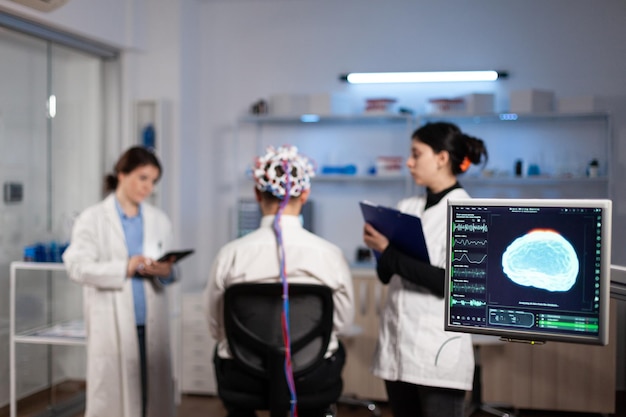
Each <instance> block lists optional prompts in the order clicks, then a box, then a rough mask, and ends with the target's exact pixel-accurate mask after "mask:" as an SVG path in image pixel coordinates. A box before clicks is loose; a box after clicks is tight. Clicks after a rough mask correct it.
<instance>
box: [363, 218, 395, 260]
mask: <svg viewBox="0 0 626 417" xmlns="http://www.w3.org/2000/svg"><path fill="white" fill-rule="evenodd" d="M363 242H364V243H365V245H366V246H367V247H368V248H370V249H372V250H375V251H376V252H380V253H382V252H384V251H385V249H387V246H389V239H387V238H386V237H385V235H383V234H382V233H379V232H378V230H376V229H374V227H373V226H372V225H371V224H369V223H365V226H363Z"/></svg>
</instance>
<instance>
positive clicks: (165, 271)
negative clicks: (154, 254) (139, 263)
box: [139, 258, 172, 277]
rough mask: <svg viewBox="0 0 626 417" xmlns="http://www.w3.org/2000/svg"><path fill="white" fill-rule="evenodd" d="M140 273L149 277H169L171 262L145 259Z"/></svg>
mask: <svg viewBox="0 0 626 417" xmlns="http://www.w3.org/2000/svg"><path fill="white" fill-rule="evenodd" d="M139 273H140V274H141V275H146V276H151V277H169V276H170V274H171V273H172V262H158V261H155V260H153V259H149V258H148V259H146V263H145V266H144V268H143V271H141V272H139Z"/></svg>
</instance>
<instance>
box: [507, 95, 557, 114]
mask: <svg viewBox="0 0 626 417" xmlns="http://www.w3.org/2000/svg"><path fill="white" fill-rule="evenodd" d="M509 111H510V112H511V113H549V112H553V111H554V92H553V91H547V90H518V91H511V100H510V103H509Z"/></svg>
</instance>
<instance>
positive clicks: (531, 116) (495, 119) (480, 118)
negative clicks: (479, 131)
mask: <svg viewBox="0 0 626 417" xmlns="http://www.w3.org/2000/svg"><path fill="white" fill-rule="evenodd" d="M608 118H609V115H608V113H493V114H474V115H473V114H462V113H438V114H424V115H421V116H419V119H420V120H423V121H426V122H429V121H436V120H453V121H457V122H466V123H500V122H541V121H555V120H561V121H566V120H571V121H589V120H598V121H605V120H607V119H608Z"/></svg>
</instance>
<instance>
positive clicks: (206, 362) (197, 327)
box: [181, 294, 217, 395]
mask: <svg viewBox="0 0 626 417" xmlns="http://www.w3.org/2000/svg"><path fill="white" fill-rule="evenodd" d="M182 319H183V320H182V321H183V328H182V329H183V337H182V353H183V354H182V380H181V391H182V392H183V393H187V394H211V395H215V394H216V393H217V385H216V383H215V375H214V372H213V351H214V350H215V340H213V338H212V337H211V335H210V334H209V325H208V323H207V319H206V315H205V313H204V308H203V304H202V296H201V295H200V294H185V295H183V308H182Z"/></svg>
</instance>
